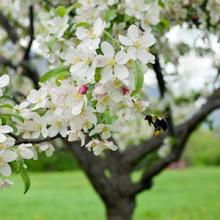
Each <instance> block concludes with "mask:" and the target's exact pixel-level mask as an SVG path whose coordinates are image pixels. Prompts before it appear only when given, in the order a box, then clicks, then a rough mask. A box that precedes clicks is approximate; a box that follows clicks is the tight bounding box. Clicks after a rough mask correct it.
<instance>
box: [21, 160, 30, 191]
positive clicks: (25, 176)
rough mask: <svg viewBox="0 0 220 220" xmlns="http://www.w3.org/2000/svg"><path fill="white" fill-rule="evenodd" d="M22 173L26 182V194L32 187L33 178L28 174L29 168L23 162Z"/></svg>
mask: <svg viewBox="0 0 220 220" xmlns="http://www.w3.org/2000/svg"><path fill="white" fill-rule="evenodd" d="M20 175H21V178H22V180H23V183H24V194H26V193H27V192H28V190H29V189H30V186H31V180H30V177H29V175H28V172H27V170H26V169H25V167H24V163H23V162H22V163H21V164H20Z"/></svg>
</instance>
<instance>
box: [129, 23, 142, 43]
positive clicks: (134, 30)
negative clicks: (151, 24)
mask: <svg viewBox="0 0 220 220" xmlns="http://www.w3.org/2000/svg"><path fill="white" fill-rule="evenodd" d="M138 31H139V30H138V27H137V26H135V25H131V26H130V27H129V28H128V37H129V38H130V39H131V40H132V41H135V40H136V39H137V38H138V35H139V33H138Z"/></svg>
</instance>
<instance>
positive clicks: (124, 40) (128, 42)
mask: <svg viewBox="0 0 220 220" xmlns="http://www.w3.org/2000/svg"><path fill="white" fill-rule="evenodd" d="M119 41H120V42H121V43H122V44H123V45H125V46H131V45H132V44H133V43H132V40H130V39H129V38H128V37H125V36H122V35H119Z"/></svg>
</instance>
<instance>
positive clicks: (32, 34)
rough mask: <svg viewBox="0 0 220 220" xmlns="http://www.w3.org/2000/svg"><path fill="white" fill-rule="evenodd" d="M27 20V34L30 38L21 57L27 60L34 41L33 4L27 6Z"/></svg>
mask: <svg viewBox="0 0 220 220" xmlns="http://www.w3.org/2000/svg"><path fill="white" fill-rule="evenodd" d="M29 21H30V25H29V36H30V40H29V43H28V46H27V49H26V50H25V54H24V57H23V59H24V60H28V59H29V56H30V52H31V47H32V44H33V41H34V7H33V5H31V6H30V8H29Z"/></svg>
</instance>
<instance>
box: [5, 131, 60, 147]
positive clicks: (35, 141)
mask: <svg viewBox="0 0 220 220" xmlns="http://www.w3.org/2000/svg"><path fill="white" fill-rule="evenodd" d="M8 135H9V136H11V137H13V138H14V139H15V144H16V145H19V144H40V143H43V142H48V141H52V140H54V139H56V138H58V137H60V135H57V136H55V137H47V138H36V139H26V138H25V139H23V138H21V137H19V136H17V135H15V134H13V133H9V134H8Z"/></svg>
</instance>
